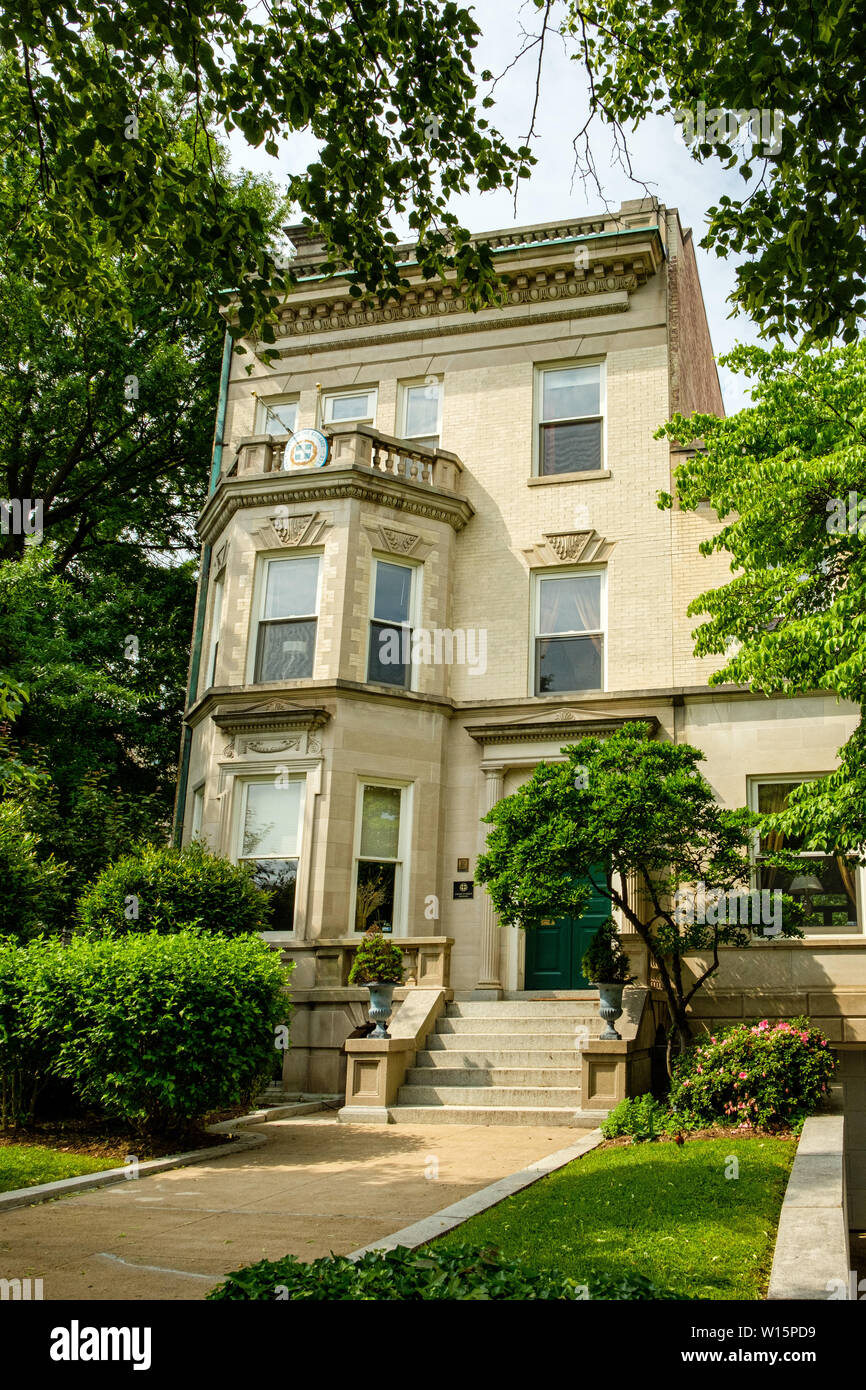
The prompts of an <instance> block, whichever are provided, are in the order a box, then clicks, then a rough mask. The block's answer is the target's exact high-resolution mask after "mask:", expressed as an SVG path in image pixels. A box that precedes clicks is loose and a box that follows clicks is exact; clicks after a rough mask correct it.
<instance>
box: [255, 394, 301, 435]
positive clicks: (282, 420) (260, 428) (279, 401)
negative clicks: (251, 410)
mask: <svg viewBox="0 0 866 1390" xmlns="http://www.w3.org/2000/svg"><path fill="white" fill-rule="evenodd" d="M297 420H298V398H297V396H259V398H258V400H257V401H256V434H294V432H295V429H296V428H297Z"/></svg>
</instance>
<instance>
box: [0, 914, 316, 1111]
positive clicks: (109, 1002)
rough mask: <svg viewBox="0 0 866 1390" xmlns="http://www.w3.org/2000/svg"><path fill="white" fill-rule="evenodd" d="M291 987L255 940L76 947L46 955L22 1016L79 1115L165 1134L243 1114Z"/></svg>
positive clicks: (182, 937)
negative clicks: (228, 1110)
mask: <svg viewBox="0 0 866 1390" xmlns="http://www.w3.org/2000/svg"><path fill="white" fill-rule="evenodd" d="M286 978H287V972H286V970H285V968H284V967H283V966H281V965H280V962H279V957H278V956H277V954H276V952H274V951H273V950H271V949H270V948H269V947H268V946H266V945H265V943H264V942H262V941H261V940H259V938H258V937H254V936H246V937H239V938H237V939H236V940H230V939H226V938H224V937H219V936H213V937H206V936H200V935H195V934H191V933H187V932H182V933H177V934H176V935H174V936H160V935H158V934H157V933H156V932H152V933H148V934H147V935H138V934H135V935H130V936H125V937H120V938H109V939H107V940H104V941H91V940H87V939H86V938H81V937H78V938H76V939H75V940H74V941H73V942H72V944H71V945H70V946H68V947H66V948H63V947H52V948H50V949H48V948H46V949H45V952H44V959H43V968H42V969H41V970H39V971H38V972H37V973H35V975H34V978H33V979H32V981H31V988H30V989H29V992H28V996H27V1000H26V1007H27V1008H28V1009H29V1011H30V1012H31V1014H32V1020H33V1027H34V1028H35V1030H36V1032H37V1033H38V1035H39V1037H40V1038H42V1039H44V1042H45V1044H46V1046H47V1047H48V1048H50V1050H51V1057H52V1061H51V1070H52V1073H53V1074H54V1075H56V1076H58V1077H60V1078H62V1079H64V1080H65V1081H68V1082H70V1083H71V1085H72V1087H73V1088H74V1091H75V1094H76V1096H77V1097H78V1099H79V1100H80V1101H81V1102H82V1103H84V1104H86V1105H96V1106H99V1107H100V1108H101V1109H102V1110H103V1111H104V1112H105V1114H106V1115H108V1116H111V1117H113V1118H115V1119H118V1120H121V1121H123V1122H124V1123H127V1124H130V1125H133V1126H135V1127H136V1128H138V1129H140V1130H144V1131H147V1132H150V1133H163V1132H169V1131H173V1130H182V1129H185V1128H189V1127H190V1126H191V1125H193V1124H194V1123H195V1122H196V1121H198V1120H200V1119H201V1118H202V1116H204V1115H206V1114H207V1113H208V1112H209V1111H212V1110H218V1109H223V1108H225V1107H228V1106H233V1105H238V1104H242V1103H246V1102H247V1101H248V1100H249V1098H250V1096H251V1095H253V1094H254V1093H255V1091H256V1089H257V1088H258V1087H259V1085H260V1084H261V1083H262V1082H263V1081H266V1080H268V1079H269V1078H270V1073H271V1069H272V1066H273V1058H274V1048H275V1029H276V1027H277V1025H279V1024H281V1023H285V1022H286V1021H287V1019H288V1016H289V1013H290V1006H289V1002H288V999H287V998H286V995H285V993H284V986H285V983H286Z"/></svg>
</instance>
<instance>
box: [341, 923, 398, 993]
mask: <svg viewBox="0 0 866 1390" xmlns="http://www.w3.org/2000/svg"><path fill="white" fill-rule="evenodd" d="M376 981H381V982H382V983H384V984H394V985H399V984H402V981H403V952H402V951H401V950H400V947H399V946H397V945H395V944H394V942H393V941H386V940H385V938H384V936H383V935H382V930H381V928H380V927H378V926H374V927H371V928H370V930H369V931H365V932H364V935H363V936H362V937H361V940H360V943H359V945H358V949H357V951H356V952H355V959H354V960H353V961H352V968H351V970H350V971H349V984H350V985H356V984H361V985H369V984H374V983H375V982H376Z"/></svg>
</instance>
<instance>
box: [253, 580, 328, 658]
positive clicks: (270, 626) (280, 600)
mask: <svg viewBox="0 0 866 1390" xmlns="http://www.w3.org/2000/svg"><path fill="white" fill-rule="evenodd" d="M319 560H320V557H319V556H318V555H297V556H292V558H291V559H288V560H282V559H281V560H267V561H266V562H265V573H264V582H263V584H262V585H261V597H260V601H259V615H258V622H257V633H256V654H255V671H254V675H253V680H255V681H292V680H305V679H306V680H308V679H309V678H310V677H311V676H312V674H313V661H314V658H315V654H316V624H317V619H318V613H319Z"/></svg>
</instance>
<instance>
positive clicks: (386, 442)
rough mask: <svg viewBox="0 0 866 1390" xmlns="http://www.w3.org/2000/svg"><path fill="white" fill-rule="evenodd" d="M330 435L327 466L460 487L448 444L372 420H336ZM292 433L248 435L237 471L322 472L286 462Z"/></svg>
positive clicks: (447, 487)
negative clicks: (433, 444)
mask: <svg viewBox="0 0 866 1390" xmlns="http://www.w3.org/2000/svg"><path fill="white" fill-rule="evenodd" d="M324 433H325V434H326V435H327V437H328V439H329V441H330V456H329V459H328V463H327V464H326V465H325V468H326V469H327V468H331V469H342V468H366V469H371V470H372V471H373V472H374V473H383V474H385V475H386V476H387V477H388V478H396V479H400V480H401V481H403V482H408V483H416V484H420V485H421V486H424V487H432V488H436V489H438V490H440V491H445V492H458V491H459V490H460V477H461V474H462V472H463V464H462V463H461V461H460V459H459V458H458V457H457V455H456V454H452V453H450V452H449V451H448V450H447V449H430V448H427V446H426V445H424V444H415V443H413V442H412V441H411V440H405V439H397V438H395V437H394V436H392V435H388V434H382V433H381V431H379V430H374V429H372V428H371V427H370V426H369V425H357V424H347V425H333V426H330V427H329V428H328V429H327V430H325V431H324ZM289 439H290V436H289V435H287V434H285V435H276V434H257V435H249V436H248V437H247V438H245V439H241V440H240V441H239V443H238V446H237V474H238V476H241V475H249V474H251V473H283V472H286V473H290V474H295V473H301V472H304V473H307V472H309V473H321V472H322V470H321V469H319V468H303V469H302V468H293V467H289V466H287V467H284V458H285V452H286V446H287V445H288V442H289Z"/></svg>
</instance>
